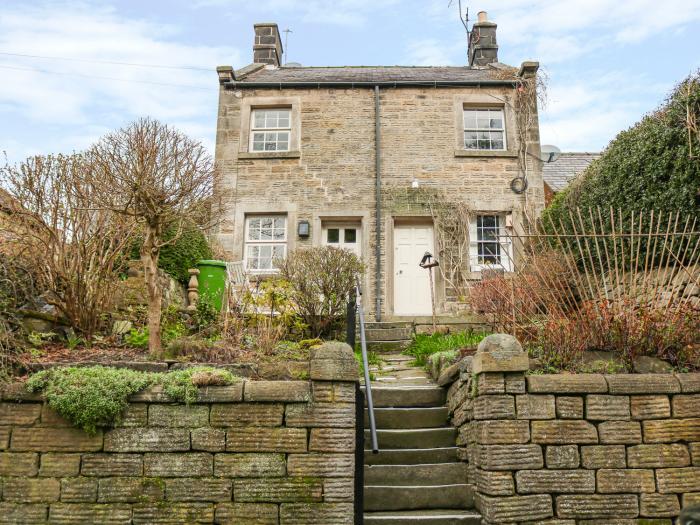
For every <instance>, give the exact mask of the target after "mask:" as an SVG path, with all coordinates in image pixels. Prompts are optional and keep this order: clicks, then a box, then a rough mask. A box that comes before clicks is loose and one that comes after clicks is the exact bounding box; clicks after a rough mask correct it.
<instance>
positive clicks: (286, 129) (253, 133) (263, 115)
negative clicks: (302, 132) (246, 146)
mask: <svg viewBox="0 0 700 525" xmlns="http://www.w3.org/2000/svg"><path fill="white" fill-rule="evenodd" d="M291 113H292V110H291V109H289V108H276V109H254V110H253V111H252V112H251V117H250V119H251V124H250V128H251V129H250V142H251V148H250V149H251V151H289V135H290V133H291V131H292V116H291Z"/></svg>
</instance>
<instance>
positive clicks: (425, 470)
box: [365, 462, 467, 486]
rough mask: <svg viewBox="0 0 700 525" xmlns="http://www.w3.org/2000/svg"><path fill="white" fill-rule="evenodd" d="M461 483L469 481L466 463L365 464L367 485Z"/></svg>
mask: <svg viewBox="0 0 700 525" xmlns="http://www.w3.org/2000/svg"><path fill="white" fill-rule="evenodd" d="M417 481H420V485H459V484H464V483H466V482H467V465H466V463H461V462H460V463H425V464H420V465H365V484H366V485H393V486H405V485H416V484H417Z"/></svg>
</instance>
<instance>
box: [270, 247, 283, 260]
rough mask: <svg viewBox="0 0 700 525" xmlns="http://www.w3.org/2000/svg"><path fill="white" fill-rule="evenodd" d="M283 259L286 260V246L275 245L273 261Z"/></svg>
mask: <svg viewBox="0 0 700 525" xmlns="http://www.w3.org/2000/svg"><path fill="white" fill-rule="evenodd" d="M283 258H284V245H282V244H275V245H274V246H273V247H272V259H273V261H274V260H276V259H283Z"/></svg>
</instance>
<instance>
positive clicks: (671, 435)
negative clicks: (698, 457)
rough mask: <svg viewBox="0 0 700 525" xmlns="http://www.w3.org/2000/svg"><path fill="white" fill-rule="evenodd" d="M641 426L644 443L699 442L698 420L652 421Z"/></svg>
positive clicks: (699, 421) (699, 419)
mask: <svg viewBox="0 0 700 525" xmlns="http://www.w3.org/2000/svg"><path fill="white" fill-rule="evenodd" d="M642 425H643V427H644V442H645V443H676V442H678V441H700V418H695V419H663V420H652V421H644V422H642Z"/></svg>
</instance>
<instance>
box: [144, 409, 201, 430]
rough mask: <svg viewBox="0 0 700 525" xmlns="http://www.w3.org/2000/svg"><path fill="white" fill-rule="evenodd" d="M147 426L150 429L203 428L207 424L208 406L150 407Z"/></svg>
mask: <svg viewBox="0 0 700 525" xmlns="http://www.w3.org/2000/svg"><path fill="white" fill-rule="evenodd" d="M148 424H149V426H152V427H185V428H196V427H204V426H207V425H208V424H209V406H208V405H156V404H154V405H151V406H149V407H148Z"/></svg>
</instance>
